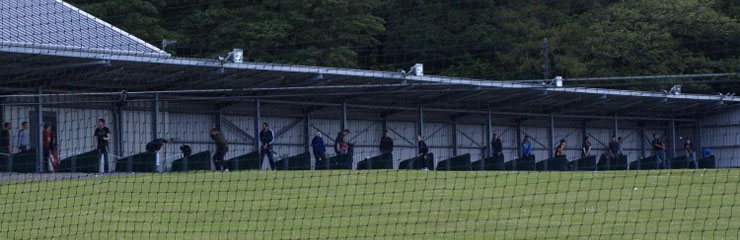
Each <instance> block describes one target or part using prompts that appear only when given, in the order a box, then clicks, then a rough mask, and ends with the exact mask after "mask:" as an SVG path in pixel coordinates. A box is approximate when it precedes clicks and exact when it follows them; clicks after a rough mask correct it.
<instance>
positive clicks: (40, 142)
mask: <svg viewBox="0 0 740 240" xmlns="http://www.w3.org/2000/svg"><path fill="white" fill-rule="evenodd" d="M38 96H39V97H38V99H37V102H36V117H37V122H36V124H38V131H37V132H36V134H38V137H37V138H36V139H37V140H36V144H37V145H36V157H37V161H38V162H37V163H38V164H37V166H38V169H37V170H38V172H40V173H41V172H44V167H45V166H44V106H43V101H44V99H43V97H42V92H41V88H38Z"/></svg>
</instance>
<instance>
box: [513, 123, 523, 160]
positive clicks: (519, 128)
mask: <svg viewBox="0 0 740 240" xmlns="http://www.w3.org/2000/svg"><path fill="white" fill-rule="evenodd" d="M521 144H522V121H520V120H517V121H516V146H517V148H516V149H518V151H516V156H517V157H518V158H522V146H521ZM515 163H516V162H515Z"/></svg>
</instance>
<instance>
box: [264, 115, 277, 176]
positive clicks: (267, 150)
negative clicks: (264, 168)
mask: <svg viewBox="0 0 740 240" xmlns="http://www.w3.org/2000/svg"><path fill="white" fill-rule="evenodd" d="M273 141H275V134H273V133H272V129H270V125H268V124H267V123H262V131H260V142H261V143H262V147H261V148H260V161H264V160H265V156H267V159H268V160H269V162H270V170H275V159H274V158H273V156H272V142H273Z"/></svg>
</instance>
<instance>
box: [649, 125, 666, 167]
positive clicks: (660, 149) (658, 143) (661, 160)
mask: <svg viewBox="0 0 740 240" xmlns="http://www.w3.org/2000/svg"><path fill="white" fill-rule="evenodd" d="M652 145H653V151H654V152H655V157H656V158H657V162H658V165H657V168H658V169H665V168H668V166H667V164H666V159H665V144H663V141H662V140H660V136H659V135H658V134H657V133H653V142H652Z"/></svg>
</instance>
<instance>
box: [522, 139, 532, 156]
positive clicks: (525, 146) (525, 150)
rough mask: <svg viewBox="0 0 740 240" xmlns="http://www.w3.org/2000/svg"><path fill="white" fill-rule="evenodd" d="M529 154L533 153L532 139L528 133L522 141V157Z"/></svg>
mask: <svg viewBox="0 0 740 240" xmlns="http://www.w3.org/2000/svg"><path fill="white" fill-rule="evenodd" d="M529 155H532V141H530V140H529V135H526V136H524V141H522V157H529Z"/></svg>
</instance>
